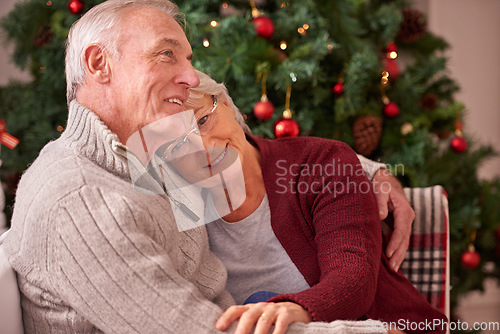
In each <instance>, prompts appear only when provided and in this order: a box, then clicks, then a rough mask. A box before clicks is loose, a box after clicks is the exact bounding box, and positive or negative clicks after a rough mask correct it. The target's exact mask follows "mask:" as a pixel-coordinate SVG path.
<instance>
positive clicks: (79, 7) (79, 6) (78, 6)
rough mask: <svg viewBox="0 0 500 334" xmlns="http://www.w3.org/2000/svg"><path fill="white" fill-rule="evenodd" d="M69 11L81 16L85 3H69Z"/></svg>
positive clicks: (74, 0) (74, 1)
mask: <svg viewBox="0 0 500 334" xmlns="http://www.w3.org/2000/svg"><path fill="white" fill-rule="evenodd" d="M68 9H69V11H70V12H71V13H73V14H80V13H81V12H82V11H83V2H82V1H81V0H70V1H68Z"/></svg>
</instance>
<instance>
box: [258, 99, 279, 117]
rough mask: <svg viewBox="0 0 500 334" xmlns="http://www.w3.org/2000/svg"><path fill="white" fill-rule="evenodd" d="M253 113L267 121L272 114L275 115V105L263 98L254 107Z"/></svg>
mask: <svg viewBox="0 0 500 334" xmlns="http://www.w3.org/2000/svg"><path fill="white" fill-rule="evenodd" d="M253 113H254V115H255V117H257V118H258V119H260V120H261V121H265V120H266V119H269V118H271V116H272V115H273V113H274V106H273V104H272V103H271V102H269V101H268V100H267V99H261V100H260V101H259V102H257V103H256V104H255V106H254V107H253Z"/></svg>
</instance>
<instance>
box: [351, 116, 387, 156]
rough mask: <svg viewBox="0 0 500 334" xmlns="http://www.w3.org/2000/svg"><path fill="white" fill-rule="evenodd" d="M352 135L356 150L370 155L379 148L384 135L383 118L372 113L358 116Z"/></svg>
mask: <svg viewBox="0 0 500 334" xmlns="http://www.w3.org/2000/svg"><path fill="white" fill-rule="evenodd" d="M352 135H353V137H354V149H355V150H356V152H358V153H359V154H362V155H364V156H370V155H371V154H372V153H373V152H374V151H375V150H376V149H377V147H378V144H379V142H380V137H381V136H382V118H380V117H376V116H370V115H367V116H361V117H358V118H356V120H354V123H353V125H352Z"/></svg>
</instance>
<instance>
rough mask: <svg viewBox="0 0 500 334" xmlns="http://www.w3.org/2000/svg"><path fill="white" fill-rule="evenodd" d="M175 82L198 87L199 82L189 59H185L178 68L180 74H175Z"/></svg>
mask: <svg viewBox="0 0 500 334" xmlns="http://www.w3.org/2000/svg"><path fill="white" fill-rule="evenodd" d="M177 83H178V84H184V85H186V86H188V87H189V88H194V87H198V85H199V84H200V79H199V78H198V75H197V74H196V71H195V69H194V67H193V65H192V64H191V62H190V61H187V60H186V62H185V63H184V65H183V66H182V68H181V69H180V74H179V75H178V76H177Z"/></svg>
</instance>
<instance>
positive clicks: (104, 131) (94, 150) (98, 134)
mask: <svg viewBox="0 0 500 334" xmlns="http://www.w3.org/2000/svg"><path fill="white" fill-rule="evenodd" d="M61 137H62V138H65V140H67V141H68V142H69V143H70V146H71V147H73V148H74V149H77V150H78V151H79V152H80V154H83V155H84V156H86V157H88V158H89V159H90V160H92V161H94V162H95V163H96V164H97V165H99V166H100V167H102V168H104V169H106V170H108V171H109V172H111V173H113V174H116V175H118V176H120V177H122V178H125V179H130V175H129V164H128V161H127V148H126V146H125V145H123V144H122V143H121V142H120V140H119V139H118V136H117V135H116V134H115V133H113V132H112V131H111V130H110V129H109V128H108V126H107V125H106V124H104V122H103V121H102V120H101V119H100V118H99V117H98V116H97V115H96V114H95V113H94V112H92V111H91V110H90V109H88V108H86V107H84V106H82V105H81V104H79V103H78V102H77V101H76V100H73V101H71V103H70V105H69V115H68V123H67V125H66V129H65V130H64V132H63V134H62V136H61Z"/></svg>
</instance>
